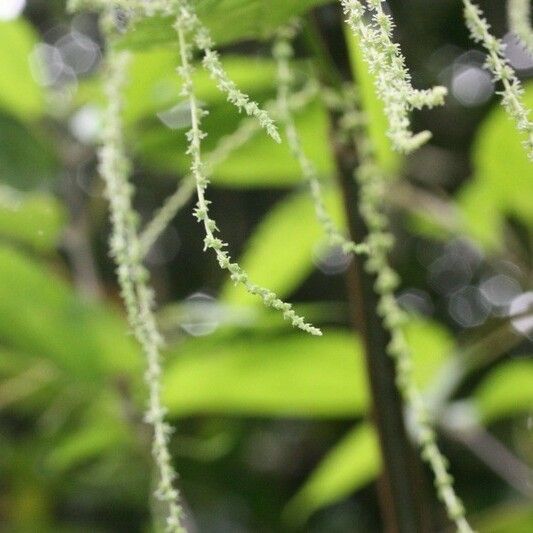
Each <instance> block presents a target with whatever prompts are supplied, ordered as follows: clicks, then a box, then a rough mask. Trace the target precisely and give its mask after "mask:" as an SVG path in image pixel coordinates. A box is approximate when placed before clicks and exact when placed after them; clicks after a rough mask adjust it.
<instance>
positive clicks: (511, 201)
mask: <svg viewBox="0 0 533 533" xmlns="http://www.w3.org/2000/svg"><path fill="white" fill-rule="evenodd" d="M524 100H525V103H526V105H527V106H529V107H530V108H531V107H533V84H529V85H528V86H527V88H526V92H525V94H524ZM522 141H523V138H522V135H521V134H519V133H518V132H517V131H516V128H515V125H514V123H513V121H511V120H509V117H508V116H507V114H506V112H505V110H504V109H503V108H502V106H500V105H497V106H495V107H494V109H493V110H492V112H491V113H490V114H489V116H488V117H487V119H486V120H485V121H484V122H483V124H482V125H481V127H480V128H479V130H478V133H477V137H476V140H475V143H474V147H473V151H472V164H473V167H474V174H473V176H472V179H471V180H470V181H469V182H468V183H467V184H466V185H465V186H464V187H463V189H462V190H461V192H460V194H459V203H460V206H461V208H462V210H463V212H464V216H465V218H466V224H467V227H468V230H469V231H470V233H471V235H472V236H473V237H475V238H476V239H478V240H479V242H480V243H482V244H483V245H485V246H486V247H488V248H496V247H498V246H499V245H501V242H502V237H503V234H502V229H503V223H504V219H505V217H506V216H509V215H512V216H515V217H517V218H518V219H520V220H521V221H523V222H524V224H526V226H528V227H531V224H532V223H533V209H531V198H533V165H532V164H531V162H530V161H529V160H528V158H527V155H526V153H525V150H524V148H523V146H522V145H521V143H522Z"/></svg>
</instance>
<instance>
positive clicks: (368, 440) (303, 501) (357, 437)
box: [284, 423, 381, 526]
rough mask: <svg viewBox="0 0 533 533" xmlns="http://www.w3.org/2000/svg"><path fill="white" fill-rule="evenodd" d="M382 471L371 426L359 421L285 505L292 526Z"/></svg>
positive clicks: (359, 486) (344, 496)
mask: <svg viewBox="0 0 533 533" xmlns="http://www.w3.org/2000/svg"><path fill="white" fill-rule="evenodd" d="M380 470H381V455H380V451H379V443H378V439H377V435H376V431H375V430H374V427H373V426H372V425H371V424H369V423H362V424H359V425H358V426H356V427H355V428H354V429H353V430H352V431H350V432H349V433H348V434H347V435H346V436H345V437H343V439H342V440H341V441H340V442H339V443H338V444H337V445H336V446H335V447H334V448H333V449H332V450H330V451H329V452H328V454H327V455H326V457H325V458H324V459H323V460H322V461H321V462H320V464H319V465H318V466H317V468H315V469H314V470H313V473H312V474H311V475H310V476H309V478H308V479H307V480H306V481H305V483H304V484H303V486H302V487H301V488H300V490H299V491H298V492H297V493H296V495H295V496H294V497H293V498H292V499H291V501H290V502H289V504H288V505H287V507H286V508H285V513H284V517H285V519H286V521H287V522H288V523H289V524H291V525H293V526H294V525H299V526H301V525H303V524H304V523H305V522H306V521H307V519H308V518H309V517H310V516H311V515H312V514H313V513H314V512H315V511H318V510H319V509H321V508H323V507H326V506H328V505H331V504H332V503H335V502H338V501H340V500H343V499H344V498H346V497H348V496H349V495H350V494H352V493H353V492H355V491H356V490H358V489H360V488H362V487H363V486H364V485H366V484H367V483H369V482H370V481H372V480H373V479H374V478H375V477H376V476H377V475H378V474H379V472H380Z"/></svg>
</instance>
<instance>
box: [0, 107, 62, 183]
mask: <svg viewBox="0 0 533 533" xmlns="http://www.w3.org/2000/svg"><path fill="white" fill-rule="evenodd" d="M57 175H58V162H57V158H56V155H55V153H54V151H53V147H52V145H51V144H50V143H48V142H47V141H46V140H44V138H43V137H42V135H41V132H38V131H35V130H30V129H29V127H27V126H25V125H24V124H22V123H21V122H19V121H18V120H17V119H15V118H14V117H11V116H8V115H4V114H1V113H0V180H1V181H3V182H5V183H8V184H9V185H12V186H13V187H15V188H17V189H22V190H27V189H32V188H36V187H38V186H42V185H43V184H46V183H47V182H49V181H51V180H53V179H54V178H56V177H57Z"/></svg>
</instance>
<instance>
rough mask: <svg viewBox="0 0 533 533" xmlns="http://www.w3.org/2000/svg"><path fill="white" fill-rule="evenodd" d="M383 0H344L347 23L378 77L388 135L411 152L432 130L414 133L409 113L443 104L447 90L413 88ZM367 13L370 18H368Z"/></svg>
mask: <svg viewBox="0 0 533 533" xmlns="http://www.w3.org/2000/svg"><path fill="white" fill-rule="evenodd" d="M383 1H384V0H368V5H367V7H365V6H364V5H363V4H362V3H361V2H360V1H359V0H341V4H342V8H343V12H344V15H345V16H346V22H347V24H348V26H349V27H350V28H351V30H352V31H353V32H354V33H355V34H356V36H357V39H358V42H359V44H360V46H361V50H362V52H363V57H364V59H365V61H366V63H367V65H368V67H369V70H370V72H371V73H372V74H373V76H374V78H375V86H376V91H377V94H378V96H379V97H380V98H381V100H382V101H383V106H384V109H385V114H386V115H387V118H388V121H389V128H388V136H389V138H390V140H391V143H392V146H393V148H394V149H395V150H397V151H399V152H402V153H406V154H407V153H410V152H412V151H414V150H416V149H417V148H419V147H420V146H422V145H423V144H425V143H426V142H427V141H428V140H429V139H430V138H431V133H430V132H429V131H422V132H419V133H417V134H413V132H412V131H411V123H410V118H409V114H410V112H411V111H412V110H413V109H421V108H422V107H429V108H431V107H434V106H437V105H442V104H443V103H444V97H445V96H446V94H447V90H446V88H445V87H434V88H432V89H427V90H423V91H419V90H416V89H414V88H413V86H412V85H411V75H410V74H409V71H408V70H407V68H406V66H405V58H404V57H403V55H402V53H401V50H400V47H399V45H398V44H396V43H394V42H393V41H392V31H393V28H394V21H393V19H392V17H391V16H390V15H388V14H387V13H385V11H384V10H383ZM367 10H368V14H369V15H370V17H371V18H370V19H367V17H366V15H367Z"/></svg>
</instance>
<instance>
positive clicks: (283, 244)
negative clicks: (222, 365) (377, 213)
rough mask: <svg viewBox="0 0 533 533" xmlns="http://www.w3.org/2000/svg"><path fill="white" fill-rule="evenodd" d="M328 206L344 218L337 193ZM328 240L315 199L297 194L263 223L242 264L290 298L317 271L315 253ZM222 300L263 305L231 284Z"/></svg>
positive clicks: (254, 277)
mask: <svg viewBox="0 0 533 533" xmlns="http://www.w3.org/2000/svg"><path fill="white" fill-rule="evenodd" d="M327 204H328V208H329V210H330V213H331V214H332V215H333V217H334V218H335V219H337V220H338V219H339V218H340V216H341V215H340V213H341V208H340V200H339V199H338V197H337V196H336V195H335V194H334V192H333V191H328V193H327ZM323 240H324V231H323V229H322V227H321V226H320V224H319V223H318V221H317V219H316V215H315V211H314V206H313V203H312V201H311V197H310V196H309V195H308V194H295V195H291V196H288V197H287V198H285V199H284V200H281V201H280V202H279V203H278V204H277V205H276V206H274V208H273V209H272V210H271V211H270V212H269V213H268V214H267V215H266V216H265V217H264V218H263V219H262V220H261V222H260V223H259V225H258V227H257V228H256V230H255V232H254V233H253V235H252V236H251V237H250V239H249V240H248V242H247V244H246V248H245V252H244V254H243V256H242V257H241V258H240V260H239V262H240V264H241V265H242V267H243V268H244V269H245V270H246V271H247V272H248V274H249V275H250V278H251V279H252V280H253V281H254V282H255V283H258V284H259V285H264V286H267V287H269V288H270V289H271V290H273V291H275V292H276V293H277V294H278V295H279V296H280V297H282V298H283V297H286V296H287V295H289V294H290V293H291V292H292V291H294V290H295V289H296V288H298V286H299V285H300V284H301V283H302V282H303V281H304V280H305V278H306V277H307V276H308V275H309V274H310V273H311V272H312V270H313V252H314V250H315V248H316V247H317V246H318V245H320V243H321V242H322V241H323ZM222 298H223V299H224V300H225V301H227V302H229V303H234V304H236V303H238V304H248V303H250V304H256V305H260V302H259V300H258V299H257V298H256V297H253V296H251V295H250V294H248V293H247V292H245V291H244V290H243V289H242V288H241V287H239V286H235V285H233V283H232V282H231V281H228V282H227V284H226V286H225V287H224V289H223V292H222Z"/></svg>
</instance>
